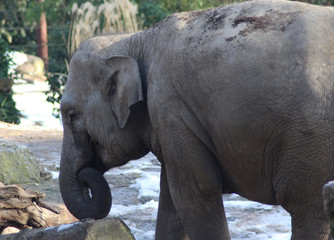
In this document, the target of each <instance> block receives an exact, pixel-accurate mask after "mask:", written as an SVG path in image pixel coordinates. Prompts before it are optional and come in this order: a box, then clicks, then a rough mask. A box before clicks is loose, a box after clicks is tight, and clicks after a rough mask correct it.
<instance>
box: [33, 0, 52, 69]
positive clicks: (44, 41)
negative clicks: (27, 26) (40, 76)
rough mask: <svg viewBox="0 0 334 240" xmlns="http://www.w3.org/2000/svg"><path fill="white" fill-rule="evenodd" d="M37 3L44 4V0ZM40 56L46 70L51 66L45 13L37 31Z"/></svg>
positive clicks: (42, 14)
mask: <svg viewBox="0 0 334 240" xmlns="http://www.w3.org/2000/svg"><path fill="white" fill-rule="evenodd" d="M37 2H41V3H44V0H37ZM36 36H37V46H38V56H39V57H40V58H42V59H43V61H44V64H45V68H46V69H47V68H48V66H49V56H48V27H47V23H46V16H45V12H44V11H43V12H42V13H41V17H40V21H39V26H38V27H37V29H36Z"/></svg>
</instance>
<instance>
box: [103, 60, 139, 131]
mask: <svg viewBox="0 0 334 240" xmlns="http://www.w3.org/2000/svg"><path fill="white" fill-rule="evenodd" d="M107 64H108V66H109V67H111V68H112V76H111V77H110V78H109V79H108V81H109V84H108V85H109V86H108V87H107V89H108V90H107V91H108V92H109V93H108V95H110V96H111V107H112V110H113V112H114V113H115V115H116V117H117V120H118V124H119V126H120V128H124V127H125V125H126V123H127V120H128V118H129V116H130V107H131V106H132V105H134V104H136V103H137V102H140V101H142V100H143V89H142V83H141V79H140V74H139V67H138V64H137V61H136V60H134V59H133V58H131V57H126V56H114V57H111V58H109V59H108V60H107Z"/></svg>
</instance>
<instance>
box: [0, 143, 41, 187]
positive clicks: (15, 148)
mask: <svg viewBox="0 0 334 240" xmlns="http://www.w3.org/2000/svg"><path fill="white" fill-rule="evenodd" d="M0 169H1V171H0V182H3V183H5V184H13V183H27V182H39V181H40V168H39V162H38V160H37V159H36V158H35V157H34V155H33V154H32V153H31V152H30V150H29V149H28V148H26V147H23V146H20V145H16V144H14V143H10V142H5V141H0Z"/></svg>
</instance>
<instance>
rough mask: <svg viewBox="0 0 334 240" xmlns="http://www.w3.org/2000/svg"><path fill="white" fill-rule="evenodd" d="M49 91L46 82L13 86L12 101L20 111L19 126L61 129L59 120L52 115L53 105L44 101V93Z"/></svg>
mask: <svg viewBox="0 0 334 240" xmlns="http://www.w3.org/2000/svg"><path fill="white" fill-rule="evenodd" d="M48 89H49V87H48V84H47V83H46V82H35V83H33V84H14V85H13V91H14V95H13V99H14V101H15V102H16V108H17V109H18V110H20V112H21V114H22V115H23V118H21V124H20V125H21V126H26V127H30V126H44V127H46V128H48V129H59V130H61V129H63V126H62V124H61V121H60V119H57V118H55V117H54V116H53V115H52V111H53V105H52V104H51V103H49V102H47V101H46V98H47V97H46V95H45V93H44V92H45V91H47V90H48Z"/></svg>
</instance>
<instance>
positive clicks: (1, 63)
mask: <svg viewBox="0 0 334 240" xmlns="http://www.w3.org/2000/svg"><path fill="white" fill-rule="evenodd" d="M8 50H9V44H8V42H7V41H6V40H4V39H2V38H1V36H0V82H3V81H7V79H8V78H9V76H8V69H9V66H10V64H11V63H12V59H11V58H10V56H9V55H8ZM19 115H20V112H19V111H18V110H17V109H16V106H15V102H14V100H13V97H12V92H11V91H5V92H4V91H1V90H0V121H3V122H9V123H16V124H18V123H20V119H19Z"/></svg>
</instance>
